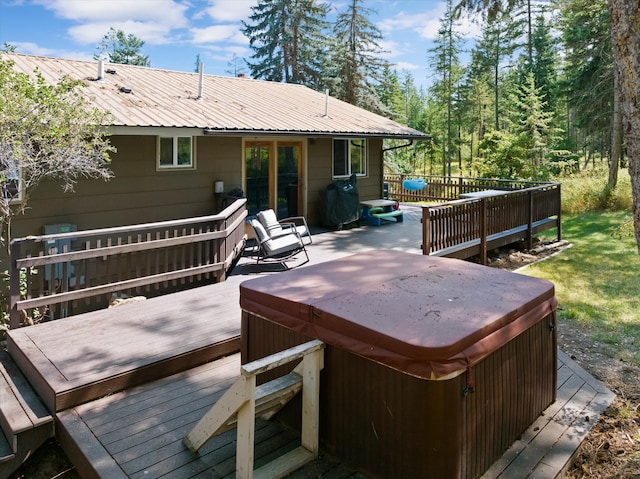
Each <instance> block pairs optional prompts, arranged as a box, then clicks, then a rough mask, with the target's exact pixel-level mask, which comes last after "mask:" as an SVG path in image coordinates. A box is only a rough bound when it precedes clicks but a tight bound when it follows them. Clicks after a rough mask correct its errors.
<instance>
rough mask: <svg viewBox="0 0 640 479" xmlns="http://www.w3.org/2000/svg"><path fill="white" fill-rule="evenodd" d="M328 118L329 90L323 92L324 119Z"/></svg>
mask: <svg viewBox="0 0 640 479" xmlns="http://www.w3.org/2000/svg"><path fill="white" fill-rule="evenodd" d="M328 117H329V89H328V88H327V89H326V90H325V91H324V118H328Z"/></svg>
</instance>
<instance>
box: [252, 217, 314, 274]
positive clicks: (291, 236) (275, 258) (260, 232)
mask: <svg viewBox="0 0 640 479" xmlns="http://www.w3.org/2000/svg"><path fill="white" fill-rule="evenodd" d="M248 222H249V224H250V225H251V227H252V228H253V231H254V232H255V236H256V241H257V242H258V250H257V254H256V256H257V258H256V263H260V262H261V261H262V262H268V261H270V262H278V263H282V265H283V266H284V267H285V268H287V269H289V266H288V265H287V263H286V260H288V259H291V258H293V257H294V256H295V255H297V254H298V253H304V256H305V258H306V259H305V260H304V261H303V262H302V263H300V264H299V265H298V266H302V265H303V264H305V263H308V262H309V255H308V254H307V250H306V248H305V247H304V242H303V241H302V238H301V237H300V234H298V232H297V231H296V228H295V225H293V224H284V225H282V226H283V231H284V233H281V234H277V235H275V236H271V235H269V233H268V232H267V230H266V228H265V227H264V226H263V225H262V223H261V222H260V221H258V220H257V219H250V220H249V221H248Z"/></svg>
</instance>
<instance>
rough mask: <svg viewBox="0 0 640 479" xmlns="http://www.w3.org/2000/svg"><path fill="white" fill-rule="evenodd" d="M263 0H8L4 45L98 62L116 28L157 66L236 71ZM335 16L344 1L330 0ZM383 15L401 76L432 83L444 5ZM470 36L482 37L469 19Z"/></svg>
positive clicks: (1, 14) (423, 3)
mask: <svg viewBox="0 0 640 479" xmlns="http://www.w3.org/2000/svg"><path fill="white" fill-rule="evenodd" d="M256 3H257V0H0V45H4V44H5V43H9V44H11V45H14V46H15V47H16V51H17V52H19V53H28V54H33V55H43V56H51V57H60V58H69V59H86V60H90V59H92V58H93V55H94V54H95V53H96V52H97V46H98V44H99V43H100V41H101V39H102V38H103V37H104V35H105V34H106V33H107V32H108V31H109V28H111V27H113V28H115V29H121V30H123V31H124V32H125V33H127V34H129V33H131V34H134V35H135V36H137V37H138V38H140V39H142V40H144V41H145V45H144V47H143V48H142V53H143V54H145V55H148V56H149V60H150V61H151V66H152V67H155V68H163V69H169V70H178V71H194V69H195V61H196V55H198V54H199V55H200V59H201V61H202V62H203V63H204V65H205V66H204V69H205V73H208V74H216V75H229V74H233V71H234V67H233V62H232V61H231V60H232V58H233V57H234V55H235V56H236V58H248V57H250V55H251V51H250V49H249V42H248V40H247V38H246V37H245V36H244V35H243V34H242V33H241V32H240V29H241V27H242V25H241V21H242V20H247V19H248V16H249V15H250V14H251V6H253V5H255V4H256ZM328 3H329V4H330V5H331V10H332V14H331V15H332V16H331V17H330V18H329V20H331V19H332V18H333V16H334V15H335V12H337V11H342V10H344V6H345V3H344V0H334V1H330V2H328ZM364 3H365V5H366V7H367V8H370V9H372V10H374V11H376V13H375V14H373V15H371V16H370V17H369V18H370V20H371V21H372V22H373V23H374V24H376V25H377V27H378V28H379V29H380V30H381V32H382V34H383V36H384V40H383V41H382V42H380V45H381V46H382V47H383V49H384V50H385V51H387V52H388V53H386V54H385V57H386V58H387V60H389V61H390V62H391V63H393V64H395V65H396V69H397V70H398V71H399V72H402V71H407V72H410V73H411V74H412V75H413V77H414V79H415V81H416V83H417V84H418V85H426V84H428V83H429V76H430V72H429V68H428V63H429V60H428V49H429V48H431V47H432V40H433V38H434V36H435V35H436V34H437V30H438V24H439V20H440V18H441V17H442V15H443V13H444V10H445V3H444V2H437V1H433V0H398V1H389V0H366V1H365V2H364ZM460 31H461V33H462V34H463V36H464V37H466V38H469V39H470V38H473V37H474V36H475V35H477V34H478V31H479V27H478V25H476V24H475V23H474V22H471V21H468V20H464V21H463V22H462V25H461V27H460Z"/></svg>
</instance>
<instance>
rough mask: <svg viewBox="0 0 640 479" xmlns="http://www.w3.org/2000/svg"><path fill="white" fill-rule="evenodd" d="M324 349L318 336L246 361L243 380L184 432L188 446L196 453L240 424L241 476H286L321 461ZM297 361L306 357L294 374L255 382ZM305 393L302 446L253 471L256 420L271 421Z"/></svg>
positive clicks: (238, 456)
mask: <svg viewBox="0 0 640 479" xmlns="http://www.w3.org/2000/svg"><path fill="white" fill-rule="evenodd" d="M323 350H324V343H322V342H321V341H318V340H313V341H310V342H308V343H305V344H301V345H299V346H295V347H293V348H289V349H287V350H285V351H282V352H279V353H276V354H272V355H270V356H267V357H265V358H262V359H259V360H256V361H252V362H250V363H247V364H245V365H243V366H242V367H241V370H240V378H239V379H238V380H237V381H236V382H235V383H234V384H233V386H231V388H229V389H228V390H227V392H226V393H225V394H224V395H223V396H222V397H221V398H220V399H219V400H218V402H216V403H215V404H214V405H213V406H212V407H211V409H210V410H209V411H208V412H207V413H206V414H205V415H204V416H203V417H202V419H201V420H200V421H199V422H198V423H197V424H196V425H195V427H194V428H193V429H192V430H191V432H189V434H187V436H185V438H184V444H185V445H186V446H187V447H188V448H189V449H190V450H191V451H192V452H197V451H198V450H199V449H200V448H201V447H202V446H203V445H204V444H205V442H207V441H208V440H209V439H211V438H212V437H213V436H215V435H218V434H221V433H222V432H225V431H228V430H229V429H231V428H233V427H236V428H237V451H236V477H237V478H238V479H253V478H254V477H256V478H261V479H267V478H269V479H274V478H280V477H284V476H286V475H287V474H289V473H291V472H293V471H295V470H296V469H298V468H300V467H302V466H303V465H305V464H306V463H308V462H310V461H312V460H314V459H316V458H317V457H318V449H319V448H318V443H319V440H318V421H319V411H320V408H319V401H320V398H319V388H320V371H321V370H322V368H323V366H324V361H323V358H324V356H323ZM298 359H302V361H301V362H300V363H299V364H298V366H296V368H295V369H294V370H293V371H291V372H290V373H289V374H286V375H284V376H280V377H278V378H276V379H272V380H271V381H268V382H266V383H264V384H261V385H260V386H256V377H257V376H258V375H259V374H261V373H264V372H267V371H271V370H273V369H275V368H277V367H279V366H282V365H284V364H287V363H289V362H292V361H295V360H298ZM300 391H304V394H303V398H302V438H301V444H302V445H301V446H300V447H298V448H297V449H294V450H292V451H289V452H288V453H286V454H284V455H282V456H280V457H278V458H276V459H274V460H272V461H271V462H269V463H268V464H266V465H264V466H262V467H260V468H259V469H257V470H255V471H254V469H253V464H254V451H253V448H254V436H255V418H256V417H260V418H262V419H269V418H270V417H272V416H273V415H274V414H276V413H277V412H278V411H279V410H280V409H282V408H283V407H284V406H285V405H286V404H287V403H288V402H289V401H290V400H291V399H292V398H293V397H294V396H295V395H296V394H298V393H299V392H300Z"/></svg>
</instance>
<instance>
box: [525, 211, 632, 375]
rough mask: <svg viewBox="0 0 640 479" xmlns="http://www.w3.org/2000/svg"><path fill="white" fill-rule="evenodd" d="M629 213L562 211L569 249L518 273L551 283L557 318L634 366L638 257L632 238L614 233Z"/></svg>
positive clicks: (565, 237)
mask: <svg viewBox="0 0 640 479" xmlns="http://www.w3.org/2000/svg"><path fill="white" fill-rule="evenodd" d="M629 216H630V212H627V211H603V212H587V213H581V214H570V215H566V216H565V217H564V218H563V239H565V240H567V241H569V242H570V243H571V244H572V245H573V246H572V248H570V249H568V250H566V251H564V252H562V253H560V254H559V255H556V256H555V257H553V258H550V259H548V260H546V261H543V262H540V263H538V264H535V265H532V266H531V267H529V268H527V269H525V270H524V271H523V273H524V274H528V275H531V276H536V277H539V278H545V279H548V280H550V281H552V282H553V283H554V284H555V288H556V296H557V298H558V303H559V311H558V313H559V314H558V317H559V319H560V320H561V321H562V320H566V321H573V322H575V323H578V324H579V325H580V326H581V327H583V328H584V329H585V330H587V331H589V332H590V334H591V335H592V337H593V338H594V340H596V341H598V342H600V343H601V344H602V345H603V349H604V351H605V352H606V353H607V354H608V355H610V356H611V357H615V358H620V359H624V360H626V361H630V362H633V363H635V364H636V365H639V366H640V277H639V274H638V273H639V272H640V256H638V249H637V246H636V244H635V241H634V239H633V238H632V237H630V236H628V235H622V237H621V235H620V234H617V233H616V231H617V230H618V228H619V227H620V225H621V224H623V223H624V222H625V220H626V219H627V218H628V217H629Z"/></svg>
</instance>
